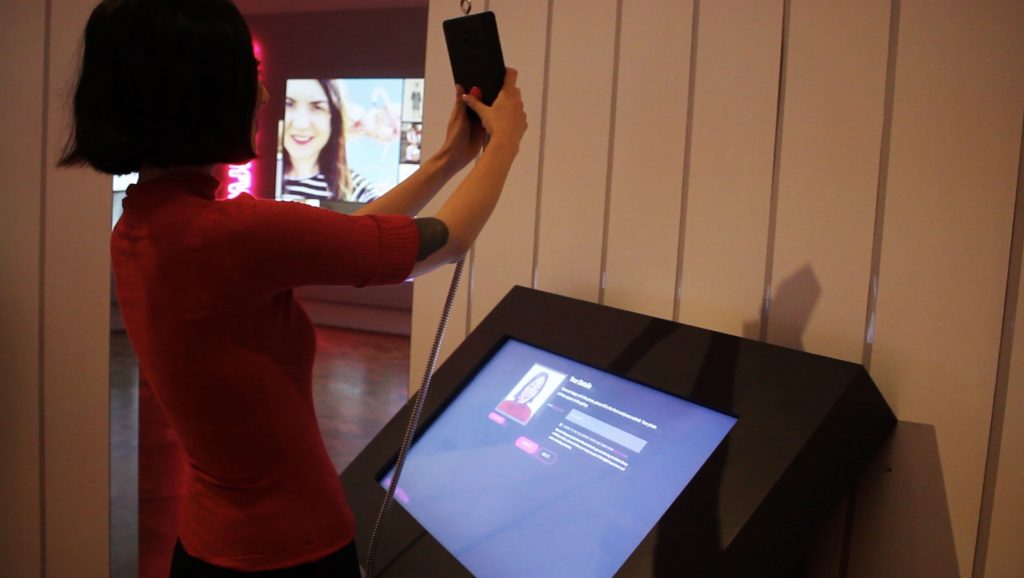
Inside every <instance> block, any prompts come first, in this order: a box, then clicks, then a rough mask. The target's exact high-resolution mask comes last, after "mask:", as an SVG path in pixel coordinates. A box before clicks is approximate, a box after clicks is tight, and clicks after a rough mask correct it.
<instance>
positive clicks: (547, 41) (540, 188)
mask: <svg viewBox="0 0 1024 578" xmlns="http://www.w3.org/2000/svg"><path fill="white" fill-rule="evenodd" d="M554 13H555V4H554V0H548V21H547V30H546V32H545V33H544V79H543V81H542V82H543V83H544V86H543V87H541V97H540V137H539V138H540V147H539V151H538V155H537V156H538V159H537V196H536V205H535V206H534V214H533V268H532V271H531V275H530V287H532V288H534V289H536V288H537V267H538V265H539V263H540V217H541V201H542V200H543V198H544V158H545V151H546V149H547V146H546V144H547V132H548V84H549V82H550V79H551V30H552V24H551V21H552V19H553V18H554Z"/></svg>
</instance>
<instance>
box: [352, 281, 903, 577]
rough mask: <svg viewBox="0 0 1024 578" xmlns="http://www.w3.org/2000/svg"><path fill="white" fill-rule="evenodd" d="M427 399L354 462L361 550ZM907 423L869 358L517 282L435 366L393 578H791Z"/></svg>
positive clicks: (390, 566)
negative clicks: (838, 355) (899, 425)
mask: <svg viewBox="0 0 1024 578" xmlns="http://www.w3.org/2000/svg"><path fill="white" fill-rule="evenodd" d="M411 410H412V402H411V401H410V403H408V404H407V405H406V406H405V408H403V410H402V411H400V412H399V413H398V414H397V415H396V416H395V417H394V418H393V419H392V420H391V421H390V422H389V423H388V424H387V425H386V426H385V427H384V429H383V430H382V431H381V433H380V434H379V435H378V436H377V437H376V438H374V439H373V440H372V441H371V442H370V444H369V445H368V446H367V447H366V449H365V450H364V451H363V452H362V453H361V454H360V455H359V456H358V457H357V458H356V459H355V460H354V461H353V462H352V464H351V465H350V466H349V467H348V468H346V469H345V471H344V472H343V473H342V481H343V483H344V486H345V489H346V492H347V494H348V499H349V503H350V504H351V506H352V508H353V510H354V513H355V516H356V520H357V521H358V525H357V536H356V540H357V542H358V544H359V547H360V559H361V560H362V559H364V558H365V556H366V551H365V548H366V546H367V545H368V544H369V541H370V532H371V531H372V526H373V523H374V519H375V517H376V513H377V509H378V507H379V505H380V503H381V500H382V499H383V497H384V494H385V490H386V487H387V484H388V482H389V479H390V473H391V469H392V468H393V465H394V460H395V457H396V453H397V451H398V448H399V446H400V444H401V440H402V436H403V434H404V432H405V426H406V422H407V421H408V418H409V415H410V413H411ZM895 424H896V419H895V417H894V416H893V414H892V412H891V411H890V409H889V407H888V406H887V405H886V403H885V401H884V399H883V398H882V396H881V395H880V394H879V392H878V389H877V388H876V387H875V385H874V383H873V382H872V380H871V378H870V377H869V376H868V374H867V372H866V371H865V370H864V368H863V367H862V366H860V365H857V364H852V363H848V362H843V361H839V360H835V359H830V358H826V357H821V356H817V355H812V354H808V353H804V352H800V351H796V350H792V349H786V348H782V347H777V346H772V345H768V344H765V343H760V342H757V341H753V340H749V339H742V338H738V337H734V336H731V335H726V334H722V333H716V332H713V331H708V330H705V329H700V328H697V327H692V326H688V325H683V324H679V323H673V322H670V321H666V320H663V319H657V318H652V317H648V316H645V315H639V314H636V313H631V312H627V311H622V310H618V309H613V308H610V307H605V306H600V305H595V304H592V303H588V302H584V301H579V300H575V299H570V298H566V297H561V296H558V295H553V294H550V293H544V292H541V291H536V290H531V289H526V288H522V287H516V288H514V289H513V290H512V291H511V292H509V294H508V295H507V296H506V297H505V298H504V299H503V300H502V301H501V303H499V304H498V306H497V307H495V309H494V310H493V311H492V312H491V314H490V315H488V316H487V318H486V319H484V320H483V321H482V322H481V323H480V325H479V327H477V329H476V330H474V331H473V332H472V333H471V334H470V335H469V336H468V337H467V338H466V340H465V341H464V342H463V343H462V344H461V345H460V346H459V347H458V348H457V350H456V351H455V352H453V353H452V355H451V356H450V357H449V359H448V360H447V361H446V362H445V363H444V364H442V365H441V366H440V367H439V368H438V370H437V372H436V373H435V375H434V378H433V383H432V385H431V390H430V395H429V397H428V399H427V401H426V405H425V407H424V410H423V424H422V426H421V428H420V430H419V435H418V436H417V437H416V439H415V441H414V443H413V445H412V449H411V450H410V452H409V454H408V457H407V460H406V463H405V468H404V471H403V472H402V476H401V478H400V481H399V484H398V491H397V492H396V495H395V498H396V503H395V505H394V506H393V507H392V508H391V511H390V513H389V515H388V519H387V521H386V524H385V530H384V534H383V537H382V539H381V540H380V546H379V551H378V552H377V554H376V564H375V566H376V575H377V576H380V577H383V578H395V577H417V578H423V577H434V576H438V577H460V576H478V577H506V576H507V577H516V578H518V577H523V578H544V577H559V578H561V577H571V578H587V577H595V578H596V577H610V576H628V577H634V576H636V577H648V576H671V577H673V578H689V577H733V576H736V577H739V576H756V577H774V576H780V577H781V576H788V575H789V574H790V573H791V572H792V570H793V569H794V567H795V566H796V565H797V564H798V563H799V562H800V560H801V559H802V558H803V557H804V556H805V555H806V551H807V548H808V547H809V545H810V544H812V543H813V540H814V537H815V535H816V532H817V530H818V529H819V528H820V526H821V525H822V523H823V522H824V521H825V520H826V519H827V518H828V516H829V515H830V514H831V513H832V511H833V510H834V509H835V507H836V506H837V505H838V503H839V501H840V499H841V498H842V497H843V496H844V495H845V494H846V493H847V492H849V490H850V489H851V488H852V486H853V484H854V481H855V478H856V477H857V475H858V474H859V473H860V471H861V470H862V469H863V468H864V466H865V464H866V463H867V461H868V459H869V458H870V457H871V456H872V455H873V454H874V452H875V451H876V450H877V448H878V447H879V445H880V444H881V443H882V441H883V440H884V439H885V437H886V436H887V435H888V434H889V432H890V431H891V430H892V428H893V427H894V426H895Z"/></svg>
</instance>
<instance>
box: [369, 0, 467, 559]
mask: <svg viewBox="0 0 1024 578" xmlns="http://www.w3.org/2000/svg"><path fill="white" fill-rule="evenodd" d="M464 1H465V2H466V3H467V4H468V3H469V2H468V0H464ZM465 262H466V257H465V255H463V257H462V258H461V259H459V262H458V263H457V264H456V265H455V272H454V273H452V284H451V286H450V287H449V288H448V297H447V298H446V299H445V301H444V309H443V310H442V311H441V320H440V322H439V323H438V326H437V333H436V334H435V335H434V344H433V346H432V347H431V348H430V357H429V358H428V360H427V368H426V371H424V373H423V381H422V384H421V385H420V389H419V391H418V392H416V401H415V402H414V403H413V408H412V415H411V416H409V423H408V424H406V427H405V435H404V436H403V437H402V445H401V446H400V447H399V450H398V458H397V459H396V460H395V469H394V472H393V473H392V474H391V482H390V483H389V484H388V491H387V493H386V494H385V495H384V501H383V503H381V505H380V510H378V511H377V520H376V521H375V522H374V524H373V532H372V533H371V534H370V545H369V549H368V550H367V554H366V578H373V563H374V557H375V555H376V553H377V545H378V543H379V542H380V536H381V533H382V529H383V527H384V517H385V516H387V513H388V510H390V509H391V502H393V501H394V499H395V491H396V490H397V488H398V478H399V477H401V475H402V468H403V467H404V466H405V456H406V454H407V453H408V452H409V446H411V445H412V438H413V437H414V436H415V434H416V428H417V427H418V426H419V422H420V414H422V412H423V404H424V402H425V401H426V399H427V390H428V389H429V388H430V379H431V377H432V376H433V374H434V365H435V364H436V363H437V356H438V353H439V352H440V350H441V342H442V341H443V340H444V332H445V329H446V328H447V327H448V318H449V317H450V316H451V313H452V307H453V306H454V304H455V293H456V292H457V291H458V289H459V281H460V280H461V278H462V268H463V265H464V264H465Z"/></svg>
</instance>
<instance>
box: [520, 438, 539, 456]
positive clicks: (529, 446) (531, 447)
mask: <svg viewBox="0 0 1024 578" xmlns="http://www.w3.org/2000/svg"><path fill="white" fill-rule="evenodd" d="M516 447H517V448H519V449H521V450H523V451H524V452H526V453H528V454H531V455H532V454H534V453H535V452H536V451H537V449H539V448H540V446H539V445H537V442H535V441H533V440H531V439H530V438H528V437H525V436H519V437H518V438H517V439H516Z"/></svg>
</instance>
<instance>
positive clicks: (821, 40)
mask: <svg viewBox="0 0 1024 578" xmlns="http://www.w3.org/2000/svg"><path fill="white" fill-rule="evenodd" d="M788 30H789V38H788V49H787V56H786V70H787V71H786V76H785V78H784V80H783V81H784V83H785V99H784V103H783V115H782V118H783V125H782V127H781V131H782V138H781V141H780V142H781V150H780V152H779V159H780V160H779V169H778V176H777V178H778V209H777V213H776V223H775V224H776V236H775V246H774V247H773V248H772V256H773V263H772V286H771V289H772V293H771V304H770V310H769V317H768V333H767V336H768V341H770V342H772V343H776V344H779V345H785V346H788V347H796V348H802V349H807V350H809V351H813V352H815V353H820V354H823V355H829V356H833V357H838V358H841V359H846V360H848V361H856V362H859V361H860V358H861V354H862V352H863V349H864V318H865V315H864V312H865V310H866V307H867V297H868V282H869V278H870V273H871V248H872V240H873V236H874V220H875V197H876V193H877V189H878V167H879V147H880V144H881V137H882V120H883V103H884V97H885V72H886V57H887V54H888V44H889V1H888V0H871V1H869V2H865V1H862V0H846V1H844V2H829V3H821V2H808V1H801V0H797V1H794V2H793V3H792V5H791V9H790V24H789V29H788ZM826 119H827V120H826Z"/></svg>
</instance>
